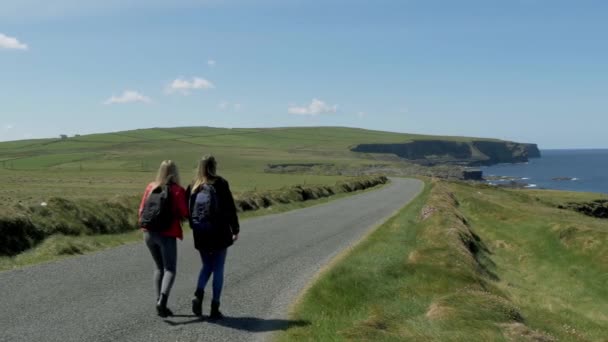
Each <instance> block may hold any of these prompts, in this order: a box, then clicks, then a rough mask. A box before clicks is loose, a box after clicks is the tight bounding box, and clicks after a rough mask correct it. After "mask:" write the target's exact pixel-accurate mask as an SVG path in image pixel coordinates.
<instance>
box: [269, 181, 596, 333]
mask: <svg viewBox="0 0 608 342" xmlns="http://www.w3.org/2000/svg"><path fill="white" fill-rule="evenodd" d="M551 195H552V193H551V192H548V193H543V192H534V193H530V192H525V191H512V190H501V189H494V188H488V187H483V186H481V187H476V186H470V185H464V184H455V183H441V182H439V183H435V182H433V183H432V184H430V185H428V186H427V188H426V189H425V191H424V192H423V193H422V194H421V196H419V197H418V198H417V199H416V200H415V201H414V202H412V203H410V204H409V205H408V206H407V207H406V208H404V209H403V210H402V211H401V212H400V213H399V214H397V215H396V216H395V217H393V218H392V219H391V220H389V221H388V222H387V223H386V224H384V225H383V226H382V227H380V228H379V229H378V230H376V231H375V232H374V233H373V234H371V235H370V236H369V238H368V239H367V240H365V241H363V242H362V243H361V244H360V245H358V246H357V247H355V248H354V249H353V250H352V252H351V253H350V254H349V255H348V256H347V257H345V258H344V259H343V260H341V261H340V262H338V263H337V264H336V265H335V266H334V267H332V268H331V269H330V270H328V271H327V272H326V273H325V274H323V275H322V276H321V277H320V278H319V279H318V281H317V282H316V283H315V284H314V285H313V286H312V287H311V288H310V289H309V290H308V291H307V292H306V293H305V294H304V296H303V298H302V300H301V301H300V302H299V303H298V305H297V306H296V307H295V309H294V312H293V314H292V316H293V317H292V318H293V319H296V320H305V321H309V322H311V325H309V326H302V327H294V328H291V329H289V330H288V331H286V332H284V333H281V334H280V335H278V336H277V339H278V340H279V341H292V340H304V341H345V340H356V341H403V340H406V341H408V340H411V341H558V340H560V341H606V336H608V316H607V314H606V312H608V289H607V288H606V286H605V284H606V283H607V281H608V278H607V277H608V226H607V225H606V224H605V222H604V221H602V220H598V219H593V218H588V217H585V216H583V215H580V214H577V213H574V212H571V211H567V210H559V209H557V208H555V207H554V206H550V205H548V204H547V203H554V202H555V200H552V196H551ZM564 196H565V195H564ZM587 196H589V195H587ZM566 197H567V196H566ZM577 197H578V198H579V199H580V198H581V195H577ZM583 197H584V196H583ZM559 200H560V201H561V200H564V198H560V199H559Z"/></svg>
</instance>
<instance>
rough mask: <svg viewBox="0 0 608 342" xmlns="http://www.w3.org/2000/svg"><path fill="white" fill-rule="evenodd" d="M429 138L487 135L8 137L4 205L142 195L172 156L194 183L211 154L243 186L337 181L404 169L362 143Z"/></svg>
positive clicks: (1, 159) (0, 197) (210, 131)
mask: <svg viewBox="0 0 608 342" xmlns="http://www.w3.org/2000/svg"><path fill="white" fill-rule="evenodd" d="M425 140H442V141H448V142H458V143H467V142H471V141H473V140H476V141H480V140H483V139H473V138H465V137H436V136H424V135H412V134H400V133H390V132H380V131H371V130H364V129H354V128H340V127H306V128H270V129H226V128H211V127H181V128H151V129H140V130H132V131H124V132H115V133H106V134H91V135H84V136H77V137H70V138H68V139H40V140H23V141H12V142H2V143H0V176H2V177H3V179H6V180H7V181H5V186H4V187H3V188H2V190H0V203H1V202H3V201H11V200H15V199H17V200H30V199H31V200H42V199H43V197H44V196H46V195H47V194H52V193H59V192H60V193H62V195H64V196H68V197H100V196H101V197H108V196H112V195H115V194H133V193H138V192H139V191H141V188H143V186H144V185H145V183H146V182H147V181H149V180H150V179H151V178H152V177H153V174H154V172H155V171H156V168H157V166H158V165H159V163H160V161H162V160H164V159H172V160H175V161H176V162H177V163H178V165H179V166H180V168H181V171H182V175H183V178H184V180H185V181H186V182H187V181H188V180H189V179H190V178H191V176H192V170H193V169H194V167H195V165H196V162H197V160H198V159H199V158H200V157H201V156H202V155H203V154H207V153H212V154H214V155H216V157H217V158H218V160H219V163H220V165H219V167H220V170H221V173H222V174H224V175H226V176H227V177H228V178H230V179H231V180H232V185H233V187H234V188H235V189H236V190H237V191H245V190H254V189H276V188H280V187H283V186H286V185H293V184H299V183H316V184H333V183H335V182H336V181H337V180H339V179H341V178H342V177H339V176H337V175H338V174H339V172H338V171H337V170H340V169H345V168H346V169H350V170H358V169H360V168H362V167H363V166H365V165H368V166H369V165H371V164H377V163H382V165H383V167H384V169H390V168H403V167H404V163H403V162H402V161H400V160H399V159H398V158H397V157H396V156H391V155H387V154H373V153H358V152H353V151H351V149H352V148H354V147H356V146H358V145H360V144H398V143H407V142H412V141H425ZM488 141H494V142H497V141H496V140H488ZM269 164H279V165H285V164H287V165H291V164H308V165H310V164H319V165H323V167H324V168H325V171H327V169H329V171H328V172H325V173H326V174H333V175H334V176H324V177H322V176H311V175H301V174H300V175H297V174H280V175H277V174H269V173H267V172H265V169H266V168H267V167H268V165H269ZM411 173H415V171H413V172H411ZM25 184H27V186H25ZM39 194H42V195H39Z"/></svg>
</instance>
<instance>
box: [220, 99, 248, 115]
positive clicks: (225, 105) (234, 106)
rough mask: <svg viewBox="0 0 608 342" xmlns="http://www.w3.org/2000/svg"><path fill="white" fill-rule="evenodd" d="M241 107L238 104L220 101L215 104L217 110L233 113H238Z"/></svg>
mask: <svg viewBox="0 0 608 342" xmlns="http://www.w3.org/2000/svg"><path fill="white" fill-rule="evenodd" d="M241 107H242V106H241V104H240V103H230V102H227V101H222V102H220V103H218V104H217V108H219V110H221V111H227V110H233V111H235V112H238V111H239V110H241Z"/></svg>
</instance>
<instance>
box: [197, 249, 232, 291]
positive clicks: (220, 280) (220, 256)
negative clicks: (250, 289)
mask: <svg viewBox="0 0 608 342" xmlns="http://www.w3.org/2000/svg"><path fill="white" fill-rule="evenodd" d="M227 252H228V249H227V248H224V249H222V250H219V251H215V252H200V253H201V259H202V261H203V268H202V269H201V273H200V274H199V276H198V285H197V288H199V289H201V290H204V289H205V286H207V282H208V281H209V278H211V274H213V301H214V302H219V301H220V296H221V295H222V287H223V286H224V264H225V263H226V253H227Z"/></svg>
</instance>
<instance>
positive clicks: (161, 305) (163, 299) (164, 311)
mask: <svg viewBox="0 0 608 342" xmlns="http://www.w3.org/2000/svg"><path fill="white" fill-rule="evenodd" d="M167 299H168V297H167V295H166V294H164V293H162V294H161V295H160V299H159V300H158V302H157V303H156V312H158V315H159V316H160V317H163V318H165V317H169V316H173V312H171V310H169V308H167Z"/></svg>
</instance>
